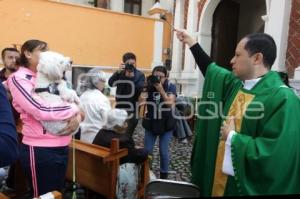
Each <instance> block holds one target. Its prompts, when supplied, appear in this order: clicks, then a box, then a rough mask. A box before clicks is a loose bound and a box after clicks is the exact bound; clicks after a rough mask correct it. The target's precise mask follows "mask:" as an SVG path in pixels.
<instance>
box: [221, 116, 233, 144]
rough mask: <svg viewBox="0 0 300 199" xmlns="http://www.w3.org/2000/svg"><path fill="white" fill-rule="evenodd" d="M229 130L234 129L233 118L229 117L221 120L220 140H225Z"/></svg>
mask: <svg viewBox="0 0 300 199" xmlns="http://www.w3.org/2000/svg"><path fill="white" fill-rule="evenodd" d="M230 131H235V123H234V118H229V119H228V120H227V121H224V122H223V125H222V126H221V129H220V132H221V135H222V140H224V141H226V140H227V137H228V135H229V133H230Z"/></svg>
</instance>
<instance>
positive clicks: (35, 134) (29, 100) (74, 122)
mask: <svg viewBox="0 0 300 199" xmlns="http://www.w3.org/2000/svg"><path fill="white" fill-rule="evenodd" d="M47 50H48V46H47V43H46V42H43V41H40V40H28V41H26V42H25V43H24V44H23V45H22V48H21V57H20V60H19V64H20V65H21V67H20V68H19V70H18V71H17V72H15V73H14V74H13V75H11V76H10V77H9V79H8V87H9V89H10V92H11V94H12V97H13V106H14V107H15V109H16V110H17V111H18V112H19V113H20V117H21V120H22V123H23V128H22V135H23V139H22V143H21V146H20V161H21V164H22V167H23V170H24V172H25V174H26V176H27V177H28V179H29V180H30V185H31V187H32V192H33V193H32V195H33V197H38V196H39V195H42V194H45V193H47V192H50V191H53V190H58V191H60V190H61V189H62V188H63V185H64V179H65V174H66V169H67V163H68V145H69V143H70V141H71V135H70V134H71V133H72V132H73V131H75V130H76V129H77V128H78V126H79V123H80V122H81V121H82V119H83V114H81V112H80V111H79V108H78V107H77V106H76V105H71V104H68V103H62V104H49V103H46V102H44V101H43V100H42V99H41V98H40V97H38V96H37V95H36V94H35V93H34V85H35V79H36V71H37V65H38V63H39V54H40V52H43V51H47ZM62 120H65V121H68V125H67V127H66V128H65V129H63V130H62V131H61V132H60V134H59V135H52V134H50V133H48V132H47V131H46V130H45V129H43V127H42V125H41V123H40V121H62Z"/></svg>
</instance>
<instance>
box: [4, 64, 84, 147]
mask: <svg viewBox="0 0 300 199" xmlns="http://www.w3.org/2000/svg"><path fill="white" fill-rule="evenodd" d="M35 80H36V74H35V73H34V72H33V71H31V70H30V69H28V68H25V67H20V68H19V70H18V71H17V72H15V73H13V74H12V75H11V76H10V77H9V78H8V80H7V85H8V88H9V90H10V92H11V95H12V97H13V101H12V103H13V106H14V108H15V109H16V110H17V111H18V112H19V113H20V117H21V120H22V123H23V128H22V134H23V140H22V142H23V143H24V144H27V145H30V146H40V147H59V146H67V145H68V144H69V143H70V141H71V136H55V135H52V134H49V133H48V132H46V131H45V130H44V129H43V127H42V125H41V123H40V122H39V121H43V120H47V121H52V120H53V121H57V120H65V119H69V118H71V117H72V116H74V115H76V114H77V113H78V112H79V108H78V107H77V106H76V105H73V104H69V103H63V104H62V103H60V104H55V103H51V104H50V103H48V102H45V101H43V100H42V98H41V97H39V96H38V95H36V94H35V92H34V85H35Z"/></svg>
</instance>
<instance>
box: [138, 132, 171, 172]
mask: <svg viewBox="0 0 300 199" xmlns="http://www.w3.org/2000/svg"><path fill="white" fill-rule="evenodd" d="M172 135H173V131H168V132H165V133H163V134H161V135H154V134H153V133H152V132H151V131H148V130H145V140H144V145H145V149H146V150H147V152H148V153H149V154H153V148H154V144H155V141H156V138H157V137H159V156H160V172H161V173H168V170H169V144H170V141H171V138H172Z"/></svg>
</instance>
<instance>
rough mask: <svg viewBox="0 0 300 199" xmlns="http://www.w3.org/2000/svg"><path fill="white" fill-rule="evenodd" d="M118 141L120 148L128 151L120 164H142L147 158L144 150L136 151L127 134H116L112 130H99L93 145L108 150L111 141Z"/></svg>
mask: <svg viewBox="0 0 300 199" xmlns="http://www.w3.org/2000/svg"><path fill="white" fill-rule="evenodd" d="M113 138H118V139H119V145H120V148H121V149H122V148H126V149H128V155H127V156H125V157H123V158H121V160H120V163H121V164H123V163H128V162H129V163H137V164H138V163H142V162H144V161H145V160H146V159H147V158H148V153H147V152H146V150H145V149H143V148H142V149H136V148H135V144H134V141H133V139H132V137H131V136H130V135H129V134H127V133H124V134H120V133H116V132H114V131H113V130H108V129H101V130H100V131H99V132H98V134H97V135H96V137H95V139H94V141H93V144H96V145H99V146H103V147H107V148H110V144H111V140H112V139H113Z"/></svg>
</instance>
